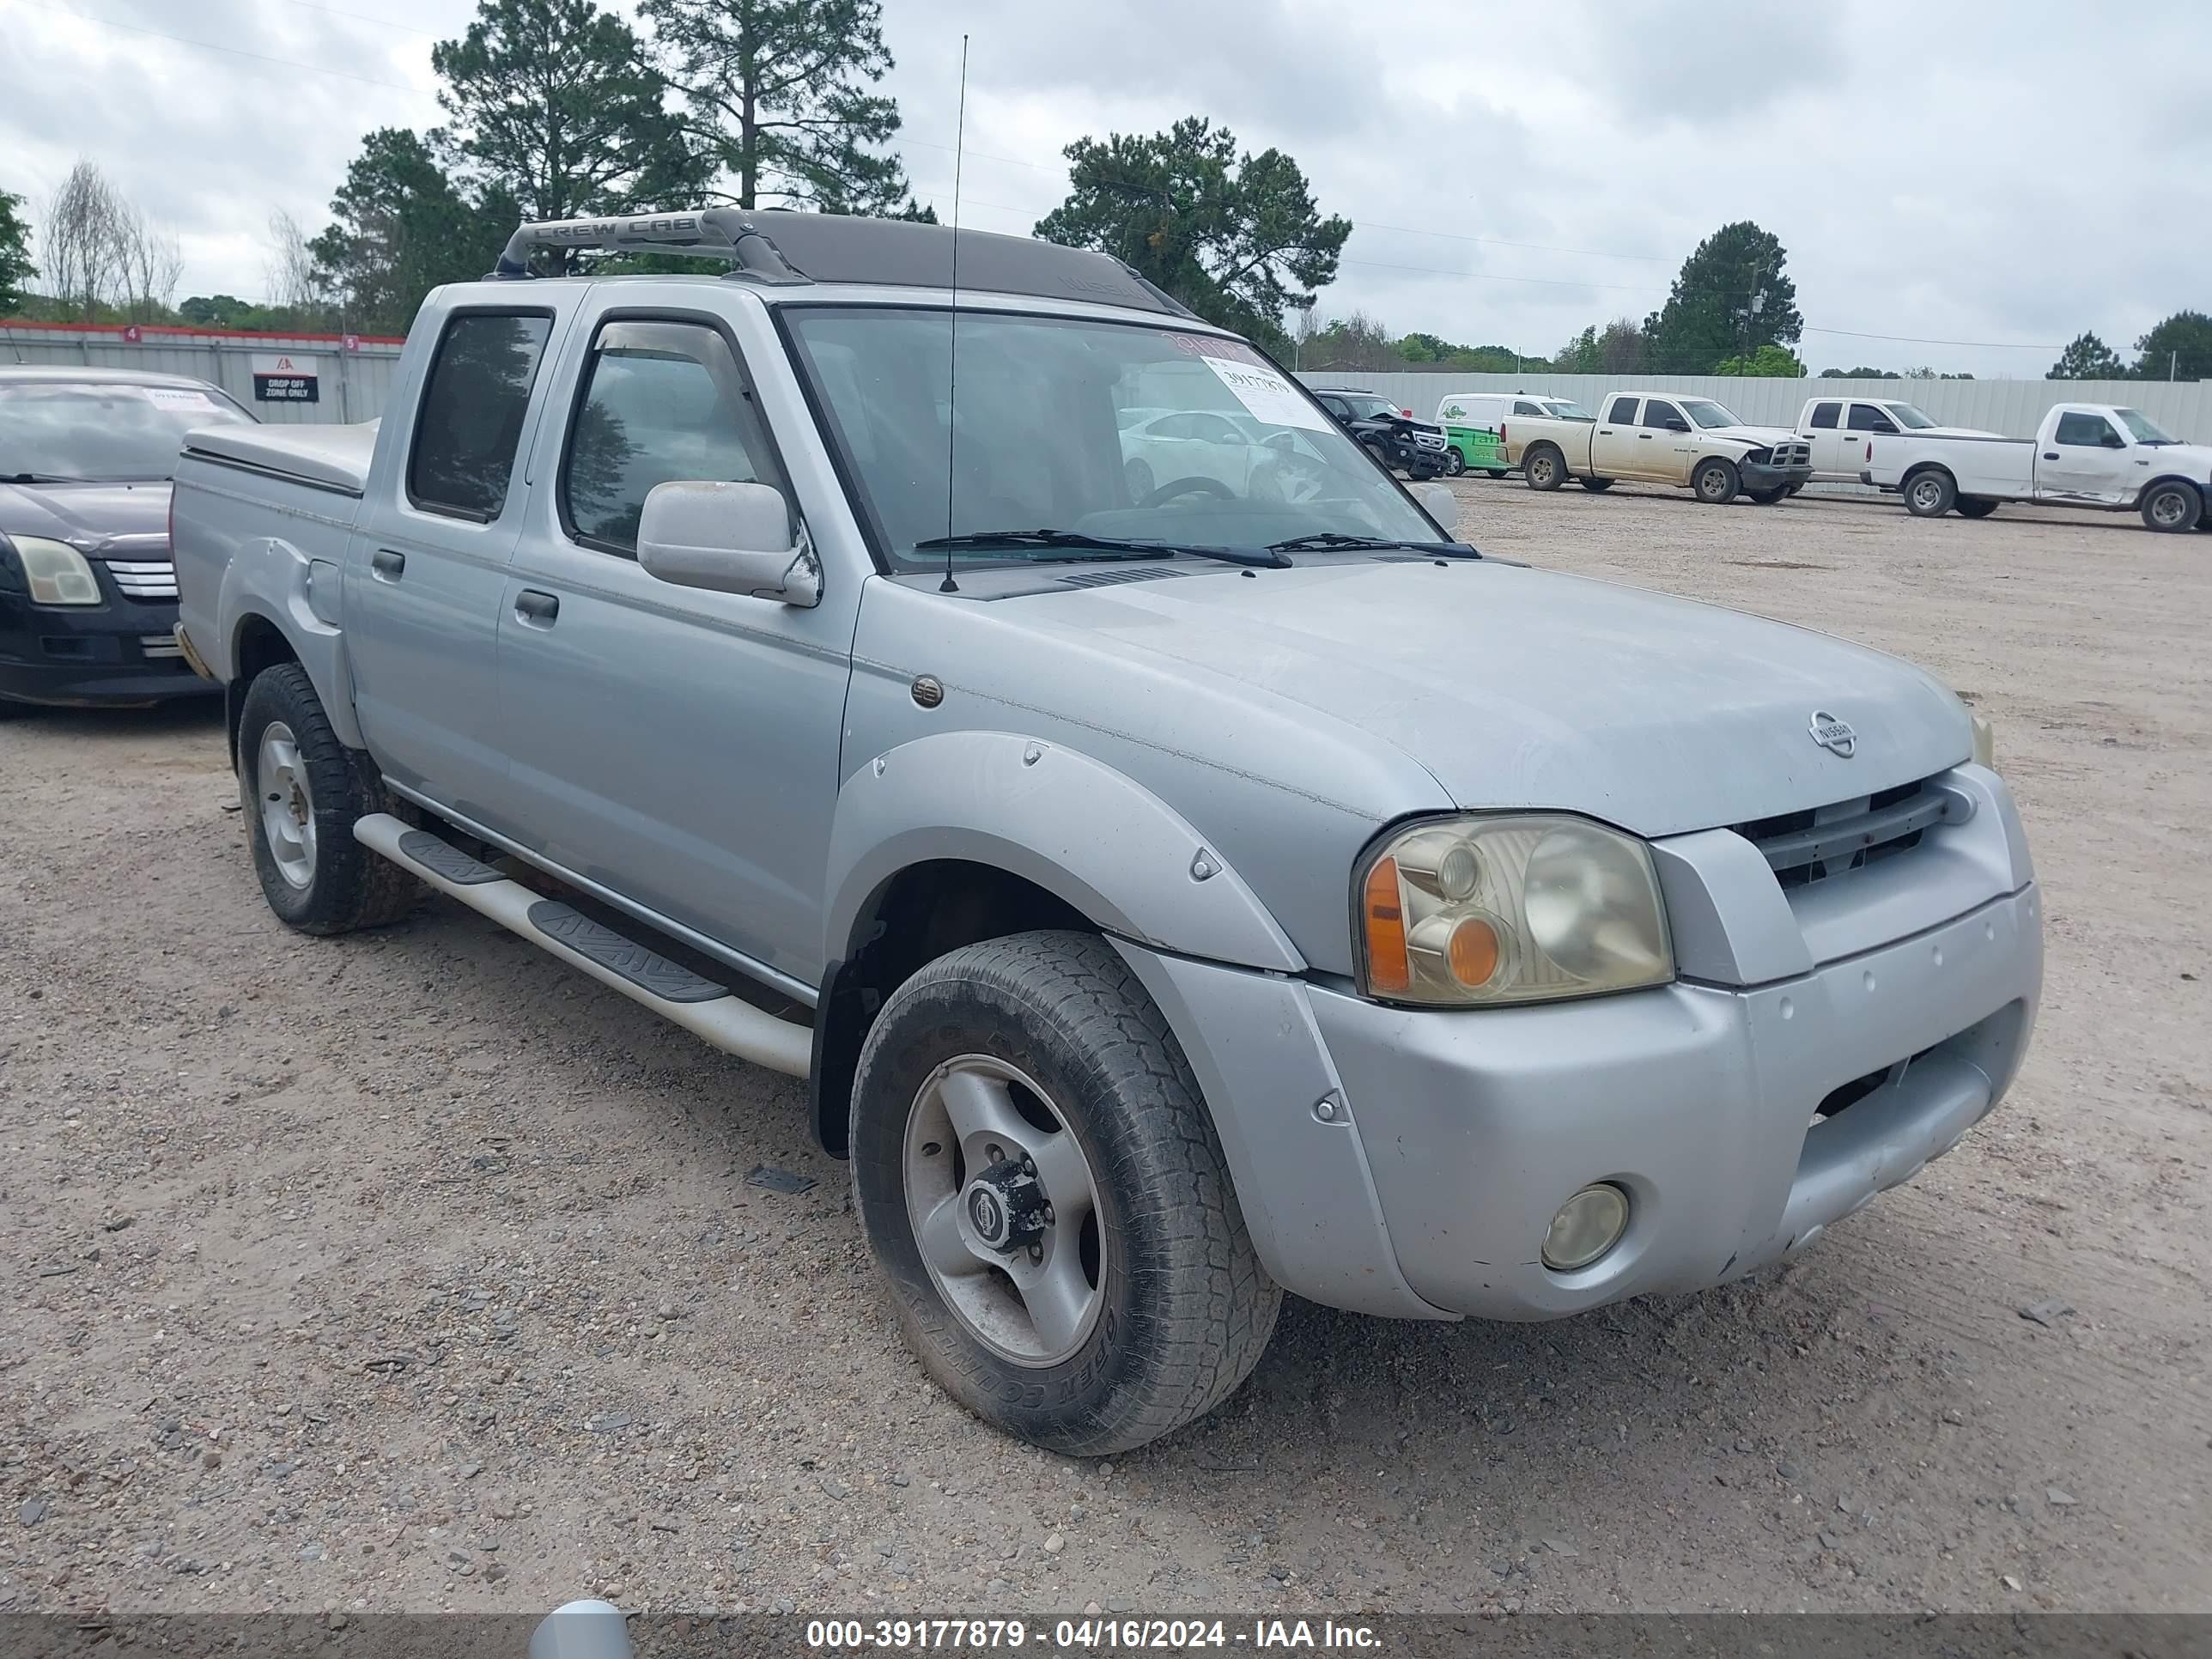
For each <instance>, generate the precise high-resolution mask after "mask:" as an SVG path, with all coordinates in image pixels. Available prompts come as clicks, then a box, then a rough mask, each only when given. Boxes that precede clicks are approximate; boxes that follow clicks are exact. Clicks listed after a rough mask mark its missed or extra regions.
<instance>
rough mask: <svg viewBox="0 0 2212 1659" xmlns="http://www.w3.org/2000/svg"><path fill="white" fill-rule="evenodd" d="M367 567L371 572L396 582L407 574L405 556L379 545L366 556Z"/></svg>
mask: <svg viewBox="0 0 2212 1659" xmlns="http://www.w3.org/2000/svg"><path fill="white" fill-rule="evenodd" d="M368 568H369V570H370V572H371V573H372V574H375V575H378V576H380V577H382V578H383V579H384V580H386V581H388V582H396V581H398V580H399V579H400V577H402V576H404V574H407V556H406V555H405V554H404V553H399V552H395V551H394V550H392V549H391V548H388V547H380V548H378V549H377V550H376V551H375V552H374V553H372V554H370V555H369V556H368Z"/></svg>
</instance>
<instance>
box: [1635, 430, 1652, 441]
mask: <svg viewBox="0 0 2212 1659" xmlns="http://www.w3.org/2000/svg"><path fill="white" fill-rule="evenodd" d="M1636 438H1637V441H1638V442H1639V443H1647V444H1648V443H1650V441H1651V435H1650V433H1648V432H1639V433H1638V434H1637V435H1636Z"/></svg>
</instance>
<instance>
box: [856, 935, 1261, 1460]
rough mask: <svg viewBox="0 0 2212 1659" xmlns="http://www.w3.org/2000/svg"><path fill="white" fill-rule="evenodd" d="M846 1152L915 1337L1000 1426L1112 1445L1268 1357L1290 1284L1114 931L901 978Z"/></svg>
mask: <svg viewBox="0 0 2212 1659" xmlns="http://www.w3.org/2000/svg"><path fill="white" fill-rule="evenodd" d="M850 1144H851V1146H852V1161H853V1189H854V1198H855V1201H856V1203H857V1206H858V1207H859V1209H860V1219H861V1222H862V1225H864V1227H865V1228H866V1231H867V1236H868V1243H869V1245H870V1247H871V1248H872V1250H873V1251H874V1254H875V1257H876V1261H877V1262H878V1265H879V1266H880V1267H882V1269H883V1272H884V1276H885V1278H886V1279H887V1280H888V1281H889V1285H890V1292H891V1296H892V1298H893V1301H894V1303H895V1304H896V1312H897V1316H898V1321H899V1327H900V1329H901V1332H902V1334H903V1335H904V1337H905V1340H906V1343H907V1346H908V1348H909V1349H911V1350H912V1351H913V1352H914V1354H915V1357H916V1358H918V1359H919V1360H920V1361H921V1365H922V1369H923V1370H926V1371H927V1372H928V1373H929V1375H930V1376H932V1377H933V1378H934V1379H935V1380H936V1382H937V1383H938V1384H939V1386H940V1387H941V1388H943V1389H945V1392H946V1393H947V1394H950V1395H951V1396H952V1397H953V1398H954V1399H955V1400H957V1401H959V1402H960V1403H961V1404H962V1405H963V1406H965V1407H967V1408H968V1409H969V1411H972V1412H974V1413H975V1414H976V1415H977V1416H978V1417H981V1418H982V1419H984V1420H985V1421H987V1422H989V1423H992V1424H994V1425H997V1426H998V1427H1000V1428H1001V1429H1004V1430H1006V1431H1007V1432H1009V1433H1011V1434H1014V1435H1018V1436H1019V1437H1021V1438H1023V1439H1024V1440H1028V1441H1030V1442H1031V1443H1035V1444H1036V1445H1040V1446H1043V1447H1046V1448H1048V1449H1050V1450H1053V1451H1057V1452H1061V1453H1064V1454H1066V1455H1069V1456H1072V1457H1098V1456H1104V1455H1109V1454H1112V1453H1115V1452H1121V1451H1127V1450H1128V1449H1131V1448H1133V1447H1136V1446H1141V1445H1143V1444H1145V1443H1146V1442H1148V1441H1151V1440H1155V1439H1157V1438H1158V1437H1160V1436H1161V1435H1164V1434H1167V1433H1169V1432H1170V1431H1173V1430H1175V1429H1177V1428H1180V1427H1182V1425H1184V1424H1186V1423H1188V1422H1190V1421H1192V1420H1193V1419H1196V1418H1199V1417H1201V1416H1203V1415H1204V1414H1205V1413H1207V1412H1209V1411H1211V1410H1212V1408H1213V1407H1216V1406H1217V1405H1218V1404H1220V1403H1221V1401H1224V1400H1225V1399H1227V1398H1228V1397H1229V1395H1231V1393H1232V1392H1234V1391H1235V1389H1237V1385H1238V1384H1239V1383H1242V1382H1243V1380H1244V1378H1245V1377H1246V1376H1248V1375H1249V1373H1250V1371H1251V1370H1252V1367H1253V1366H1254V1365H1255V1364H1258V1363H1259V1359H1260V1355H1261V1352H1263V1351H1264V1350H1265V1349H1266V1347H1267V1338H1268V1336H1269V1335H1270V1334H1271V1333H1272V1332H1273V1329H1274V1324H1275V1315H1276V1311H1277V1310H1278V1309H1279V1307H1280V1305H1281V1303H1282V1291H1280V1290H1279V1289H1278V1288H1277V1287H1276V1286H1275V1285H1274V1284H1273V1282H1271V1281H1270V1280H1269V1279H1268V1278H1267V1274H1266V1273H1264V1272H1263V1271H1262V1270H1261V1267H1260V1262H1259V1258H1258V1256H1257V1255H1255V1253H1254V1251H1253V1249H1252V1241H1251V1239H1250V1237H1249V1235H1248V1234H1247V1233H1246V1231H1245V1229H1244V1219H1243V1212H1242V1211H1240V1210H1239V1209H1238V1207H1237V1194H1236V1191H1235V1189H1234V1188H1233V1187H1232V1185H1231V1181H1230V1176H1229V1170H1228V1166H1227V1164H1226V1162H1225V1159H1224V1158H1223V1157H1222V1152H1221V1145H1220V1142H1219V1141H1218V1139H1216V1138H1215V1135H1214V1133H1213V1126H1212V1120H1211V1119H1210V1118H1209V1117H1208V1116H1207V1115H1206V1103H1205V1101H1204V1100H1203V1099H1202V1098H1201V1097H1200V1093H1199V1090H1198V1085H1197V1083H1196V1081H1195V1080H1194V1079H1193V1078H1192V1076H1191V1072H1190V1066H1189V1065H1188V1062H1187V1061H1186V1060H1184V1058H1183V1054H1182V1050H1181V1048H1178V1047H1177V1046H1176V1041H1175V1038H1174V1036H1173V1035H1172V1034H1171V1033H1170V1031H1169V1030H1168V1026H1167V1022H1166V1020H1165V1019H1164V1018H1162V1016H1161V1014H1160V1012H1159V1010H1158V1007H1157V1006H1154V1004H1153V1002H1152V999H1151V998H1150V997H1148V996H1147V995H1146V994H1145V991H1144V987H1142V986H1141V985H1139V983H1138V982H1137V980H1136V977H1135V976H1134V975H1133V974H1132V973H1131V972H1130V971H1129V969H1128V966H1127V963H1124V962H1123V961H1122V960H1121V957H1120V956H1119V955H1118V954H1117V953H1116V952H1115V950H1114V948H1113V947H1112V946H1111V945H1108V944H1107V943H1106V942H1105V940H1103V939H1098V938H1097V937H1095V936H1093V935H1091V934H1086V933H1021V934H1017V935H1015V936H1013V937H1012V938H1008V939H992V940H988V941H986V942H985V943H983V944H980V945H968V946H965V947H963V948H962V949H960V950H957V951H952V952H951V953H950V954H948V955H945V956H943V957H939V958H938V959H937V960H936V961H934V962H933V963H929V964H928V965H927V967H925V968H923V969H921V971H920V972H919V973H917V974H915V975H914V977H913V978H911V979H909V980H908V981H906V982H905V983H904V984H903V985H902V986H900V987H898V989H897V990H896V991H895V992H893V993H892V994H891V997H890V1000H889V1001H888V1002H886V1003H885V1004H884V1009H883V1012H882V1013H881V1014H880V1015H879V1016H878V1018H877V1020H876V1023H875V1025H874V1026H873V1028H872V1030H870V1031H869V1033H868V1038H867V1042H866V1045H865V1046H864V1047H863V1048H862V1049H861V1052H860V1064H859V1068H858V1071H857V1073H856V1075H855V1077H854V1085H853V1106H852V1121H851V1142H850Z"/></svg>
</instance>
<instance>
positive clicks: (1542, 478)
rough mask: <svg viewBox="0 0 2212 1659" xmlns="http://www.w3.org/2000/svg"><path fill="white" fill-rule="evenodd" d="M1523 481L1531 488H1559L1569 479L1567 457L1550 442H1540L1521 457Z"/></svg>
mask: <svg viewBox="0 0 2212 1659" xmlns="http://www.w3.org/2000/svg"><path fill="white" fill-rule="evenodd" d="M1521 481H1522V483H1525V484H1527V485H1528V488H1529V489H1542V490H1551V489H1558V488H1559V486H1560V485H1561V484H1563V483H1566V481H1567V460H1566V457H1565V456H1564V455H1562V454H1560V453H1559V451H1558V450H1557V449H1554V448H1553V447H1552V446H1551V445H1550V444H1538V445H1537V446H1536V447H1534V448H1533V449H1531V450H1530V451H1529V452H1528V453H1527V454H1525V455H1523V456H1522V458H1521Z"/></svg>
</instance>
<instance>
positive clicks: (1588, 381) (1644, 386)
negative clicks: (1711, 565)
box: [1298, 368, 2212, 444]
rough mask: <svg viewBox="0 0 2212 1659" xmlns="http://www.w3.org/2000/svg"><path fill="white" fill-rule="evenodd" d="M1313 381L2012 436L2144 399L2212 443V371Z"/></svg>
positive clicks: (1426, 411)
mask: <svg viewBox="0 0 2212 1659" xmlns="http://www.w3.org/2000/svg"><path fill="white" fill-rule="evenodd" d="M1298 378H1299V379H1300V380H1304V382H1305V383H1306V384H1307V385H1308V386H1359V387H1362V388H1364V389H1365V390H1367V391H1370V392H1374V393H1375V394H1376V396H1378V397H1383V398H1389V399H1391V400H1392V401H1393V402H1394V403H1395V404H1397V405H1398V406H1399V407H1400V408H1401V409H1410V410H1413V413H1414V414H1415V415H1416V416H1419V418H1421V419H1422V420H1425V421H1426V420H1431V419H1433V418H1435V416H1436V412H1437V403H1438V402H1439V401H1440V400H1441V399H1442V398H1443V396H1444V395H1445V393H1447V392H1549V393H1551V394H1552V395H1553V396H1554V397H1560V398H1574V399H1575V400H1576V401H1577V403H1579V404H1582V405H1583V407H1584V408H1585V409H1588V410H1591V411H1592V412H1593V413H1595V412H1598V411H1597V406H1598V400H1599V399H1600V398H1603V397H1604V396H1605V394H1606V393H1607V392H1674V393H1677V394H1678V395H1680V396H1682V397H1686V398H1711V399H1712V400H1713V401H1714V402H1715V403H1718V404H1726V405H1727V406H1728V407H1729V409H1730V410H1734V411H1735V413H1736V414H1737V415H1738V416H1741V418H1742V419H1744V420H1746V421H1748V422H1751V423H1752V424H1753V425H1754V426H1794V425H1796V421H1797V411H1798V410H1800V409H1801V408H1802V407H1803V406H1804V404H1805V400H1806V399H1807V398H1854V397H1856V398H1899V399H1902V400H1903V401H1905V402H1906V403H1910V404H1917V405H1918V406H1919V407H1920V408H1922V409H1924V410H1927V411H1928V413H1929V415H1931V416H1934V417H1935V419H1936V421H1937V422H1940V423H1941V424H1942V425H1945V426H1971V427H1979V428H1982V429H1983V430H1984V431H1986V432H2002V433H2003V434H2005V435H2007V436H2008V437H2016V438H2026V437H2031V436H2033V435H2034V432H2035V428H2037V426H2038V425H2039V424H2040V423H2041V422H2042V420H2043V416H2044V414H2045V411H2046V410H2049V409H2050V407H2051V405H2052V404H2071V403H2084V404H2124V405H2125V406H2127V407H2129V408H2131V409H2140V410H2142V412H2143V413H2144V414H2146V415H2148V416H2150V417H2151V419H2152V420H2154V421H2156V422H2158V423H2159V425H2160V426H2162V427H2164V428H2166V430H2167V431H2168V432H2170V433H2172V435H2174V436H2175V437H2177V438H2180V439H2183V440H2185V441H2188V442H2191V443H2200V444H2203V443H2212V380H2179V381H2172V380H1735V379H1731V378H1728V377H1724V376H1721V375H1706V374H1626V375H1607V374H1544V373H1542V372H1541V371H1536V370H1532V371H1530V372H1529V373H1528V374H1451V373H1449V372H1446V371H1436V370H1418V371H1412V372H1399V373H1391V374H1368V373H1365V372H1364V371H1362V370H1359V369H1352V368H1347V369H1328V370H1321V371H1316V372H1313V373H1309V374H1301V375H1300V376H1299V377H1298Z"/></svg>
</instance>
